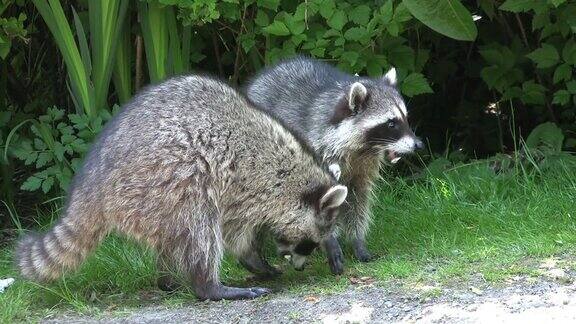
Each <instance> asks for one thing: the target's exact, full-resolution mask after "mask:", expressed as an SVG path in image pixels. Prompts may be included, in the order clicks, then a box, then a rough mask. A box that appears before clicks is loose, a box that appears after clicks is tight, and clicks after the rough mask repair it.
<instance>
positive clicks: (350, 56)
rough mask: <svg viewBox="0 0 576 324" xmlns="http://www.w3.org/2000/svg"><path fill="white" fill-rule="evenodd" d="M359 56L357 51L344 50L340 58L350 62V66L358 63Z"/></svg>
mask: <svg viewBox="0 0 576 324" xmlns="http://www.w3.org/2000/svg"><path fill="white" fill-rule="evenodd" d="M358 57H360V55H359V54H358V53H357V52H353V51H348V52H344V53H342V56H340V58H341V59H342V60H344V61H346V62H348V63H349V64H350V66H354V65H356V62H357V61H358Z"/></svg>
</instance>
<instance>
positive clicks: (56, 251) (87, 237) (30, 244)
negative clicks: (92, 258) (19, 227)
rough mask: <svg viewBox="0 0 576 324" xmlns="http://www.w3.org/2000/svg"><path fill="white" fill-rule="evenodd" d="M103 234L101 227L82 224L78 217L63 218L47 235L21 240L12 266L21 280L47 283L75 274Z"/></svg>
mask: <svg viewBox="0 0 576 324" xmlns="http://www.w3.org/2000/svg"><path fill="white" fill-rule="evenodd" d="M105 234H106V231H105V229H104V226H103V224H101V223H100V224H96V223H87V222H86V218H84V223H83V222H82V220H81V218H80V217H63V218H61V219H60V220H59V221H58V223H57V224H56V225H55V226H54V227H52V228H51V229H50V230H49V231H48V232H47V233H45V234H40V233H32V234H29V235H26V236H24V237H23V238H22V239H21V240H20V241H19V242H18V245H17V247H16V262H17V266H18V269H19V271H20V273H21V274H22V276H23V277H25V278H27V279H30V280H33V281H37V282H49V281H53V280H55V279H58V278H60V277H61V276H62V275H63V274H64V273H65V272H67V271H71V270H75V269H76V268H78V266H80V264H81V263H82V261H84V259H86V257H87V256H88V254H90V252H91V251H92V250H93V249H94V248H96V246H98V244H99V243H100V241H101V240H102V239H103V238H104V236H105Z"/></svg>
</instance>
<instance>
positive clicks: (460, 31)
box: [402, 0, 478, 41]
mask: <svg viewBox="0 0 576 324" xmlns="http://www.w3.org/2000/svg"><path fill="white" fill-rule="evenodd" d="M402 3H403V4H404V5H405V6H406V8H408V10H409V11H410V13H411V14H412V15H413V16H414V17H416V19H418V20H420V21H421V22H422V23H424V25H426V26H428V27H430V28H431V29H433V30H434V31H436V32H438V33H440V34H442V35H445V36H448V37H450V38H454V39H457V40H465V41H473V40H474V39H476V36H477V35H478V30H477V29H476V25H475V24H474V21H473V20H472V15H471V14H470V12H469V11H468V9H466V8H465V7H464V6H463V5H462V4H461V3H460V1H458V0H402Z"/></svg>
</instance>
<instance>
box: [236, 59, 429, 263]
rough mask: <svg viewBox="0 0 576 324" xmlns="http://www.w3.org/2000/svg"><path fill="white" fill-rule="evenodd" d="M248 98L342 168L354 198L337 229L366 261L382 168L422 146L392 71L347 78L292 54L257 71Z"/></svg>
mask: <svg viewBox="0 0 576 324" xmlns="http://www.w3.org/2000/svg"><path fill="white" fill-rule="evenodd" d="M245 92H246V93H247V96H248V98H249V99H250V100H251V101H252V102H253V103H255V104H256V105H259V106H260V107H262V109H265V110H267V111H269V112H270V113H271V114H273V115H274V116H276V117H277V118H278V119H280V120H282V121H283V122H284V123H286V124H287V125H289V126H290V127H291V128H292V129H293V130H294V132H295V133H296V134H298V135H299V136H302V137H303V138H305V139H306V140H307V141H308V142H309V144H310V145H311V146H312V147H313V148H314V150H315V151H316V152H317V153H318V154H319V155H320V156H321V158H322V159H323V160H324V161H326V162H327V163H338V164H340V166H341V167H342V183H343V184H345V185H347V186H348V188H349V189H350V192H351V194H350V195H349V197H348V204H347V205H346V209H345V210H343V213H342V217H340V223H341V224H340V225H341V226H340V227H341V228H343V229H344V231H345V232H346V233H347V236H348V237H349V238H350V239H351V242H352V246H353V250H354V254H355V256H356V257H357V258H358V260H360V261H363V262H367V261H369V260H370V259H371V254H370V252H369V251H368V249H367V248H366V244H365V237H366V234H367V231H368V228H369V224H370V219H371V214H370V206H371V196H372V195H371V192H372V187H373V183H374V181H375V179H376V178H377V177H378V175H379V167H380V163H381V161H382V160H383V159H385V158H387V159H388V160H389V161H390V162H392V163H396V162H398V160H399V159H400V158H401V156H402V155H403V154H407V153H411V152H413V151H414V150H415V149H419V148H422V146H423V144H422V141H421V140H420V139H418V138H417V137H416V136H415V135H414V133H413V131H412V130H411V128H410V126H409V124H408V118H407V117H408V112H407V110H406V105H405V104H404V100H403V99H402V96H401V95H400V93H399V91H398V89H397V88H396V70H395V69H394V68H392V69H390V71H388V72H387V73H386V74H385V75H384V76H383V77H380V78H367V77H360V76H357V75H356V76H353V75H349V74H346V73H344V72H342V71H340V70H338V69H336V68H334V67H332V66H330V65H328V64H325V63H323V62H320V61H317V60H314V59H311V58H307V57H303V56H297V57H295V58H292V59H289V60H286V61H283V62H280V63H279V64H278V65H276V66H274V67H271V68H269V69H267V70H264V71H263V72H261V73H260V74H259V75H258V76H256V77H255V78H254V79H253V80H252V81H251V82H249V83H248V86H247V87H246V88H245ZM323 245H324V249H325V250H326V251H327V254H328V261H329V264H330V268H331V270H332V272H333V273H335V274H340V273H342V271H343V265H342V250H341V248H340V245H339V243H338V241H337V240H336V238H335V237H334V236H332V237H330V238H329V239H328V240H327V241H325V242H324V244H323Z"/></svg>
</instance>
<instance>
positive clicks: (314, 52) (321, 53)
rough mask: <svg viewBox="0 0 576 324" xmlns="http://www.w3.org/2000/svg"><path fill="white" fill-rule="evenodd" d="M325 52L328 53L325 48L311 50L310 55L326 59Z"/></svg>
mask: <svg viewBox="0 0 576 324" xmlns="http://www.w3.org/2000/svg"><path fill="white" fill-rule="evenodd" d="M324 52H326V49H325V48H323V47H317V48H315V49H313V50H311V51H310V54H312V55H313V56H314V57H324Z"/></svg>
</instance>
